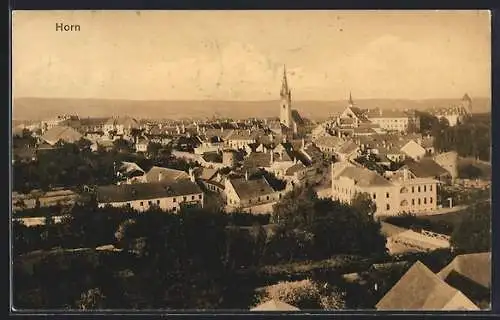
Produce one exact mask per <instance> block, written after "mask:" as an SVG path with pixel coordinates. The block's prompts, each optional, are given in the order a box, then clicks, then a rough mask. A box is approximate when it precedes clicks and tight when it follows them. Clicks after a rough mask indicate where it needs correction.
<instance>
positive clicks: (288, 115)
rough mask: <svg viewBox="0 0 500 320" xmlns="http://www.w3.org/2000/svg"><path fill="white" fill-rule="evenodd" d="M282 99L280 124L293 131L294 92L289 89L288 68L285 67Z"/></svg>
mask: <svg viewBox="0 0 500 320" xmlns="http://www.w3.org/2000/svg"><path fill="white" fill-rule="evenodd" d="M280 97H281V106H280V122H281V123H282V124H284V125H285V126H287V127H288V128H290V129H291V128H292V127H293V120H292V92H291V91H290V89H289V88H288V81H287V79H286V66H283V80H282V82H281V92H280Z"/></svg>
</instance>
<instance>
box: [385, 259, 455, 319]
mask: <svg viewBox="0 0 500 320" xmlns="http://www.w3.org/2000/svg"><path fill="white" fill-rule="evenodd" d="M457 293H458V290H456V289H454V288H452V287H451V286H449V285H448V284H447V283H445V282H444V281H443V280H441V279H440V278H439V277H438V276H437V275H435V274H434V273H433V272H432V271H431V270H429V268H427V267H426V266H425V265H424V264H423V263H421V262H420V261H417V262H415V264H414V265H413V266H412V267H411V268H410V269H409V270H408V271H407V272H406V273H405V274H404V275H403V277H401V279H400V280H399V281H398V282H397V283H396V284H395V285H394V287H392V288H391V290H389V292H387V294H386V295H385V296H384V297H383V298H382V299H381V300H380V301H379V303H378V304H377V305H376V308H377V309H378V310H440V309H442V308H443V307H444V306H446V304H447V303H448V302H450V300H451V299H452V298H453V297H454V296H455V295H456V294H457Z"/></svg>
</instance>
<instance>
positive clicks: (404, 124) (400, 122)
mask: <svg viewBox="0 0 500 320" xmlns="http://www.w3.org/2000/svg"><path fill="white" fill-rule="evenodd" d="M370 121H371V122H373V123H375V124H378V125H379V126H380V127H381V128H382V129H385V130H392V131H401V132H404V131H407V130H408V124H409V123H410V119H409V118H408V117H388V118H381V117H380V118H379V117H377V118H370Z"/></svg>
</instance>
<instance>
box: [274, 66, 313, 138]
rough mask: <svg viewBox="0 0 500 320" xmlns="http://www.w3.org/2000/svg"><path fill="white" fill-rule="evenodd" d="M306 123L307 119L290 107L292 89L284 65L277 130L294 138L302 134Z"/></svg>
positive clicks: (307, 122)
mask: <svg viewBox="0 0 500 320" xmlns="http://www.w3.org/2000/svg"><path fill="white" fill-rule="evenodd" d="M308 124H309V121H308V120H307V119H304V118H302V117H301V116H300V114H299V112H298V111H297V110H293V109H292V91H291V90H290V88H289V87H288V80H287V74H286V66H284V68H283V79H282V82H281V91H280V119H279V131H281V132H280V133H281V134H283V135H285V136H287V138H294V137H298V136H301V135H303V134H304V133H305V131H306V130H307V128H308ZM273 131H275V130H274V129H273Z"/></svg>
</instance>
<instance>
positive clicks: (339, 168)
mask: <svg viewBox="0 0 500 320" xmlns="http://www.w3.org/2000/svg"><path fill="white" fill-rule="evenodd" d="M358 193H366V194H368V195H369V196H370V198H371V199H372V200H373V202H375V204H376V206H377V210H376V212H375V217H380V216H394V215H398V214H400V213H403V212H408V213H410V212H411V213H415V214H425V213H428V212H432V211H435V210H436V208H437V199H436V197H437V181H436V180H433V179H429V178H415V177H412V176H411V175H410V174H408V173H407V172H405V173H403V175H402V176H394V177H392V179H386V178H384V177H382V176H380V175H378V174H377V173H375V172H373V171H371V170H368V169H366V168H360V167H355V166H353V165H350V164H346V163H336V164H334V165H333V166H332V191H331V196H332V199H333V200H339V201H341V202H345V203H351V201H352V200H353V199H354V197H355V196H356V195H357V194H358Z"/></svg>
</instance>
